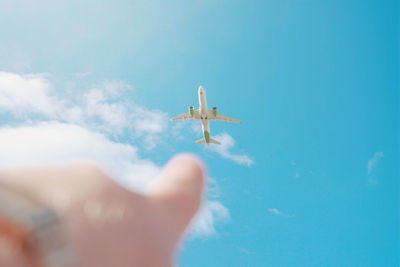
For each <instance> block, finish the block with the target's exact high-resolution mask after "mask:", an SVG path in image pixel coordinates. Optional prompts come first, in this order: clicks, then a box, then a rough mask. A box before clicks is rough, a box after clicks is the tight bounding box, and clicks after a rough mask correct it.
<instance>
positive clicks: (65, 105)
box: [0, 72, 168, 149]
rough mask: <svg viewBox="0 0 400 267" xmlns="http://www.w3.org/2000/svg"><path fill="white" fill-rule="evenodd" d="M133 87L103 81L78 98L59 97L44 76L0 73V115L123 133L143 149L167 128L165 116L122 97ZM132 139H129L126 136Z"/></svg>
mask: <svg viewBox="0 0 400 267" xmlns="http://www.w3.org/2000/svg"><path fill="white" fill-rule="evenodd" d="M132 90H133V87H132V86H130V85H129V84H127V83H126V82H123V81H117V80H104V81H103V82H102V83H100V84H96V85H94V86H92V87H91V88H90V89H89V90H86V91H85V90H83V92H82V93H81V95H74V99H76V100H75V101H72V100H71V98H72V97H69V98H68V97H61V96H60V95H61V94H60V93H59V94H57V91H56V90H55V89H54V88H53V85H52V83H51V81H50V80H49V79H48V77H47V76H46V75H44V74H29V75H19V74H15V73H10V72H0V114H1V113H9V114H12V115H13V116H15V117H18V118H22V119H26V120H28V119H29V120H32V119H33V120H37V118H35V116H37V115H40V116H42V117H43V118H42V120H58V121H64V122H69V123H74V124H79V125H82V126H85V127H89V128H91V129H95V130H97V131H101V132H103V133H107V134H111V135H113V136H116V135H117V136H118V135H121V134H123V133H124V131H125V130H127V131H129V132H133V134H134V137H135V138H140V137H141V138H142V139H143V141H144V144H145V146H144V147H146V149H152V148H155V147H156V146H157V145H158V144H159V143H160V142H161V138H160V134H162V132H164V131H165V130H166V129H167V128H168V114H167V113H165V112H162V111H159V110H151V109H147V108H144V107H141V106H139V105H137V104H136V103H134V102H133V101H128V100H127V99H126V97H125V95H124V94H126V93H127V92H131V91H132ZM130 137H133V136H130Z"/></svg>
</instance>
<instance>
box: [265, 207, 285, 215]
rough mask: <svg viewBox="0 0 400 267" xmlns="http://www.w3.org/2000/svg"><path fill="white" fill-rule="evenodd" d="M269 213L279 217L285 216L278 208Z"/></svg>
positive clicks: (270, 209)
mask: <svg viewBox="0 0 400 267" xmlns="http://www.w3.org/2000/svg"><path fill="white" fill-rule="evenodd" d="M268 212H271V213H273V214H276V215H279V216H281V215H283V213H282V211H280V210H278V209H277V208H269V209H268Z"/></svg>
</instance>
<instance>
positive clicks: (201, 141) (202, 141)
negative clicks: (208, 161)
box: [196, 138, 206, 144]
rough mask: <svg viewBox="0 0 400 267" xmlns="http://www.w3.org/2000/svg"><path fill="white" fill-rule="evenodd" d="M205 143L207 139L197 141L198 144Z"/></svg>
mask: <svg viewBox="0 0 400 267" xmlns="http://www.w3.org/2000/svg"><path fill="white" fill-rule="evenodd" d="M205 142H206V139H204V138H203V139H200V140H197V141H196V144H203V143H205Z"/></svg>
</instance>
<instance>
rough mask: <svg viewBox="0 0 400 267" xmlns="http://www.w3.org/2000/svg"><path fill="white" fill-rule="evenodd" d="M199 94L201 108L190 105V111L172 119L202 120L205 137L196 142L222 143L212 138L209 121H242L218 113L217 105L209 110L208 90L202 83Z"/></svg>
mask: <svg viewBox="0 0 400 267" xmlns="http://www.w3.org/2000/svg"><path fill="white" fill-rule="evenodd" d="M198 95H199V109H197V110H195V109H194V106H190V107H189V112H188V113H185V114H182V115H179V116H177V117H175V118H172V119H171V120H172V121H177V120H189V119H194V120H201V126H202V129H203V136H204V138H203V139H200V140H198V141H196V144H203V143H206V144H207V145H210V143H211V144H217V145H220V144H221V143H220V142H218V141H217V140H214V139H212V138H210V125H209V121H214V120H220V121H229V122H236V123H242V122H241V121H239V120H236V119H232V118H229V117H227V116H225V115H222V114H220V113H218V109H217V107H213V109H212V110H208V108H207V97H206V91H205V90H204V88H203V86H201V85H200V86H199V90H198Z"/></svg>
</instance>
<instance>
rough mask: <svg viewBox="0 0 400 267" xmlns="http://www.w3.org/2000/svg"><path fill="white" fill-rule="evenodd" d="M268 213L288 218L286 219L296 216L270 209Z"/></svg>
mask: <svg viewBox="0 0 400 267" xmlns="http://www.w3.org/2000/svg"><path fill="white" fill-rule="evenodd" d="M267 211H268V212H270V213H272V214H275V215H277V216H282V217H286V218H292V217H294V216H295V215H294V214H287V213H284V212H283V211H281V210H279V209H277V208H269V209H268V210H267Z"/></svg>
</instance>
